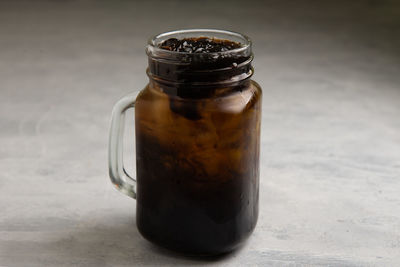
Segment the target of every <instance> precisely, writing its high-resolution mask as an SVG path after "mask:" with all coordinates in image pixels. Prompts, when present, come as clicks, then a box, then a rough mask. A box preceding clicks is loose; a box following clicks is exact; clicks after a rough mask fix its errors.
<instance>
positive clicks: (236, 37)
mask: <svg viewBox="0 0 400 267" xmlns="http://www.w3.org/2000/svg"><path fill="white" fill-rule="evenodd" d="M190 37H210V38H218V39H224V40H229V41H235V42H238V43H240V45H241V46H240V47H238V48H234V49H231V50H227V51H220V52H209V53H201V54H196V53H190V52H180V51H179V52H178V51H170V50H166V49H162V48H160V47H159V46H158V45H159V44H161V43H162V42H163V41H165V40H167V39H169V38H177V39H182V38H190ZM251 46H252V42H251V39H250V38H249V37H248V36H246V35H244V34H241V33H238V32H234V31H228V30H219V29H182V30H174V31H168V32H163V33H160V34H157V35H154V36H153V37H151V38H150V39H149V40H148V42H147V47H146V54H147V55H148V56H155V57H161V58H168V57H176V56H194V57H195V56H198V55H208V56H216V57H220V56H225V55H229V54H248V55H250V54H251V53H252V52H251Z"/></svg>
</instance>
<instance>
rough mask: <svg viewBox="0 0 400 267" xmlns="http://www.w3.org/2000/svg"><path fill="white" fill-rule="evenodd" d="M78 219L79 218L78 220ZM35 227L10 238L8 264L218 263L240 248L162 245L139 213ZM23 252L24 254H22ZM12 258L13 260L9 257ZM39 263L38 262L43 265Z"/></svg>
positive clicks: (131, 264) (114, 264)
mask: <svg viewBox="0 0 400 267" xmlns="http://www.w3.org/2000/svg"><path fill="white" fill-rule="evenodd" d="M74 221H75V222H76V220H74ZM57 228H58V229H52V230H51V229H44V228H43V229H42V228H41V229H35V231H34V233H30V235H32V234H34V236H35V238H32V239H29V240H27V239H26V238H24V239H21V240H19V241H10V242H8V243H7V246H6V247H5V251H4V253H5V254H4V255H7V258H6V259H4V260H6V261H5V262H3V264H5V265H6V266H7V264H10V265H18V266H36V265H35V264H36V263H40V265H47V266H61V265H62V266H76V265H85V266H158V265H163V266H165V265H167V266H168V265H171V266H179V265H181V266H190V265H199V264H201V265H207V264H212V263H213V264H215V263H216V262H221V261H224V260H227V259H229V258H231V257H234V255H235V254H236V253H238V251H234V252H232V253H229V254H223V255H218V256H206V257H205V256H202V257H199V256H188V255H183V254H180V253H176V252H173V251H170V250H167V249H164V248H161V247H158V246H156V245H154V244H152V243H150V242H149V241H147V240H145V239H144V238H143V237H142V236H141V235H140V233H139V231H138V230H137V227H136V222H135V217H134V216H132V215H127V214H120V215H116V214H114V215H113V217H112V218H111V217H104V218H100V217H99V216H96V218H95V219H93V218H90V217H86V218H79V219H78V224H73V223H72V224H70V225H69V226H66V225H64V226H63V227H62V229H60V228H59V225H58V226H57ZM20 255H23V257H21V256H20ZM7 259H8V260H9V262H8V261H7ZM40 265H38V266H40Z"/></svg>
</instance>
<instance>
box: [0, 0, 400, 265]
mask: <svg viewBox="0 0 400 267" xmlns="http://www.w3.org/2000/svg"><path fill="white" fill-rule="evenodd" d="M191 27H212V28H223V29H231V30H235V31H239V32H243V33H245V34H247V35H249V36H250V37H251V38H252V39H253V41H254V52H255V55H256V60H255V63H254V65H255V68H256V74H255V76H254V79H255V80H256V81H258V82H259V83H260V84H261V86H262V87H263V90H264V98H263V122H262V158H261V161H262V162H261V166H262V167H261V188H260V190H261V199H260V200H261V203H260V204H261V213H260V217H259V222H258V225H257V228H256V230H255V232H254V234H253V235H252V237H251V238H250V240H249V241H248V243H247V244H246V245H245V246H244V248H242V249H241V250H239V251H236V252H234V253H232V254H230V255H227V256H225V257H222V258H218V259H208V260H201V259H195V258H187V257H182V256H179V255H176V254H173V253H170V252H167V251H165V250H162V249H159V248H157V247H155V246H153V245H151V244H149V243H148V242H147V241H145V240H144V239H143V238H142V237H141V236H140V235H139V233H138V231H137V230H136V225H135V201H134V200H132V199H130V198H128V197H126V196H124V195H122V194H120V193H119V192H117V191H116V190H115V189H114V188H113V186H112V185H111V183H110V182H109V181H108V171H107V138H108V128H109V119H110V112H111V108H112V106H113V104H114V103H115V102H116V101H117V100H118V99H119V98H120V97H122V96H123V95H125V94H127V93H128V92H130V91H134V90H140V89H141V88H143V87H144V85H145V84H146V83H147V77H146V75H145V68H146V55H145V53H144V47H145V43H146V41H147V38H148V37H150V36H151V35H153V34H156V33H159V32H163V31H168V30H173V29H179V28H191ZM399 84H400V4H399V2H397V1H265V2H254V1H230V2H222V1H197V2H194V1H193V2H189V1H142V2H133V1H108V2H106V1H84V0H82V1H0V94H1V95H0V168H1V172H0V266H73V265H78V266H140V265H148V266H155V265H169V266H173V265H203V264H204V265H212V266H243V265H250V266H266V265H276V266H297V265H299V266H301V265H331V266H334V265H340V266H366V265H373V266H375V265H382V266H389V265H391V266H395V265H400V86H399ZM132 128H133V127H130V130H129V132H128V142H127V147H128V148H127V149H126V150H127V152H128V153H129V152H130V155H129V156H128V162H129V163H131V162H133V156H132V155H131V154H132V149H131V147H132V145H133V144H132V143H130V141H131V140H132V138H129V136H131V135H132ZM133 168H134V166H132V165H130V169H131V170H132V169H133Z"/></svg>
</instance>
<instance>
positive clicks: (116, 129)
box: [108, 91, 140, 199]
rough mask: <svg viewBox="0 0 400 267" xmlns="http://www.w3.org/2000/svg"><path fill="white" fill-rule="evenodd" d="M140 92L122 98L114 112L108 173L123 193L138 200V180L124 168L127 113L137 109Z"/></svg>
mask: <svg viewBox="0 0 400 267" xmlns="http://www.w3.org/2000/svg"><path fill="white" fill-rule="evenodd" d="M139 93H140V91H137V92H133V93H131V94H128V95H126V96H124V97H123V98H121V99H120V100H119V101H118V102H117V103H116V104H115V105H114V108H113V110H112V115H111V128H110V135H109V140H108V171H109V175H110V179H111V182H112V183H113V184H114V185H115V187H116V188H117V189H118V190H119V191H121V192H122V193H124V194H126V195H127V196H130V197H132V198H134V199H136V179H135V178H133V177H132V176H131V175H130V174H128V172H127V171H126V170H125V167H124V160H123V139H124V138H123V137H124V128H125V112H126V111H127V110H128V109H130V108H135V102H136V98H137V96H138V94H139Z"/></svg>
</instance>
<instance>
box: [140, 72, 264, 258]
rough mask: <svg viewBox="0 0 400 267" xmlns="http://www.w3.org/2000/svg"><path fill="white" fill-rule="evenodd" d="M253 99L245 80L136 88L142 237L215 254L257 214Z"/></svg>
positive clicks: (240, 236) (246, 230)
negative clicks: (137, 90)
mask: <svg viewBox="0 0 400 267" xmlns="http://www.w3.org/2000/svg"><path fill="white" fill-rule="evenodd" d="M152 67H154V66H151V65H150V69H151V68H152ZM171 67H174V66H168V65H163V66H161V69H160V66H157V69H158V71H160V73H166V71H165V70H166V69H165V68H171ZM260 99H261V90H260V88H259V86H258V85H257V84H256V83H254V82H251V81H250V80H245V81H242V82H239V83H237V84H235V85H230V86H212V87H201V88H197V87H193V86H188V85H182V86H178V85H163V84H159V83H156V82H150V84H149V86H148V87H147V88H146V89H145V90H144V91H142V93H141V94H140V95H139V97H138V99H137V101H136V111H135V112H136V113H135V114H136V153H137V167H136V168H137V210H136V217H137V226H138V229H139V231H140V232H141V234H142V235H143V236H144V237H146V238H147V239H149V240H150V241H152V242H154V243H156V244H160V245H162V246H164V247H167V248H170V249H174V250H179V251H182V252H186V253H191V254H219V253H224V252H228V251H230V250H232V249H234V248H236V247H237V246H239V245H240V244H241V243H243V242H244V240H245V239H246V238H247V237H248V236H249V235H250V233H251V232H252V231H253V229H254V227H255V224H256V221H257V217H258V184H259V145H260V144H259V142H260V139H259V132H260V114H261V113H260V110H261V101H260Z"/></svg>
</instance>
